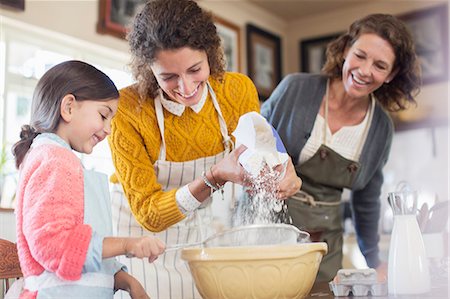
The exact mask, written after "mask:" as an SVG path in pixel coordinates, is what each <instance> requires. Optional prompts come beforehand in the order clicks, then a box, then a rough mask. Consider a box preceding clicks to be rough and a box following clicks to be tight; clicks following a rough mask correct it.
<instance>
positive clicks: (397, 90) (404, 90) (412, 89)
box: [322, 14, 421, 111]
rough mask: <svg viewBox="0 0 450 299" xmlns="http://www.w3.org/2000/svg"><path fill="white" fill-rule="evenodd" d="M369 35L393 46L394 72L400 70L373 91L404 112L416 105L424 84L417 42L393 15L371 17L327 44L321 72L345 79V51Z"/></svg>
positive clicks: (352, 25)
mask: <svg viewBox="0 0 450 299" xmlns="http://www.w3.org/2000/svg"><path fill="white" fill-rule="evenodd" d="M366 33H374V34H376V35H378V36H380V37H381V38H383V39H384V40H386V41H387V42H388V43H389V44H390V45H391V46H392V48H393V50H394V53H395V63H394V68H393V69H394V70H395V69H398V73H397V74H396V75H395V77H394V78H393V80H392V81H391V82H389V83H388V84H383V85H382V86H381V87H380V88H378V89H377V90H376V91H375V92H374V94H375V96H376V98H377V99H378V101H379V102H380V103H381V104H382V105H383V107H385V108H386V109H388V110H390V111H399V110H404V109H406V104H408V103H416V101H415V100H414V96H416V95H417V94H418V92H419V87H420V85H421V74H420V73H421V71H420V64H419V60H418V58H417V55H416V53H415V47H414V41H413V39H412V36H411V33H410V32H409V31H408V29H407V28H406V26H405V25H404V23H403V22H401V21H400V20H399V19H397V18H395V17H394V16H392V15H388V14H371V15H368V16H366V17H364V18H362V19H359V20H357V21H355V22H354V23H353V24H351V25H350V28H349V30H348V31H347V32H346V33H344V34H342V35H341V36H340V37H338V38H337V39H336V40H334V41H332V42H331V43H330V44H328V46H327V51H326V56H327V60H326V63H325V65H324V66H323V68H322V73H323V74H325V75H327V76H329V77H330V78H342V66H343V64H344V60H345V57H344V55H345V50H346V49H348V48H350V47H351V46H352V45H353V44H354V43H355V42H356V41H357V40H358V38H359V37H360V36H361V35H362V34H366Z"/></svg>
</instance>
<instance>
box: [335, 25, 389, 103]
mask: <svg viewBox="0 0 450 299" xmlns="http://www.w3.org/2000/svg"><path fill="white" fill-rule="evenodd" d="M344 57H345V61H344V65H343V68H342V81H343V83H344V87H345V91H346V92H347V94H348V95H350V96H351V97H354V98H360V97H366V96H367V95H369V94H370V93H372V92H374V91H375V90H377V89H378V88H379V87H380V86H381V85H383V84H384V83H389V82H390V81H391V80H392V79H393V77H394V76H395V74H396V72H397V71H396V70H394V63H395V53H394V50H393V48H392V46H391V45H390V44H389V43H388V42H387V41H386V40H384V39H383V38H381V37H380V36H378V35H376V34H373V33H366V34H362V35H361V36H360V37H359V38H358V39H357V40H356V42H355V43H354V44H353V45H352V46H351V47H350V48H348V49H347V50H346V53H345V56H344Z"/></svg>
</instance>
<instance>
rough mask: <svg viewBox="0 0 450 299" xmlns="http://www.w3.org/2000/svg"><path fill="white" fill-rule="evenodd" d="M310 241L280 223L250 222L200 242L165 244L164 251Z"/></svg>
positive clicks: (298, 231) (291, 227) (306, 236)
mask: <svg viewBox="0 0 450 299" xmlns="http://www.w3.org/2000/svg"><path fill="white" fill-rule="evenodd" d="M306 242H310V239H309V234H308V233H307V232H304V231H300V230H299V229H298V228H296V227H295V226H293V225H290V224H282V223H271V224H252V225H243V226H237V227H233V228H230V229H227V230H224V231H221V232H218V233H215V234H213V235H212V236H210V237H208V238H207V239H206V240H204V241H202V242H195V243H185V244H174V245H168V246H166V250H165V251H166V252H167V251H172V250H179V249H183V248H187V247H233V246H261V245H281V244H296V243H306Z"/></svg>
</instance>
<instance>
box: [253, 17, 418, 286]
mask: <svg viewBox="0 0 450 299" xmlns="http://www.w3.org/2000/svg"><path fill="white" fill-rule="evenodd" d="M419 85H420V68H419V64H418V59H417V56H416V54H415V49H414V43H413V40H412V37H411V34H410V33H409V32H408V30H407V29H406V27H405V25H404V24H403V23H402V22H401V21H399V20H398V19H396V18H395V17H393V16H391V15H386V14H372V15H368V16H366V17H364V18H361V19H359V20H357V21H355V22H354V23H353V24H351V26H350V28H349V30H348V31H347V32H346V33H344V34H342V35H341V36H340V37H339V38H337V39H336V40H334V41H333V42H331V43H330V44H329V45H328V47H327V60H326V63H325V65H324V67H323V69H322V74H320V75H313V74H301V73H300V74H292V75H289V76H287V77H286V78H284V79H283V81H282V82H281V83H280V84H279V86H278V87H277V88H276V89H275V91H274V92H273V94H272V95H271V97H270V98H269V99H268V100H267V101H266V102H265V103H264V105H263V106H262V107H261V113H262V114H263V115H264V116H265V117H266V118H267V119H268V120H269V122H270V123H271V124H272V125H273V126H274V127H275V129H277V130H278V132H279V134H280V137H281V139H282V140H283V142H284V144H285V145H286V148H287V151H288V154H289V155H290V156H291V157H292V159H293V160H294V163H295V164H296V166H295V168H296V171H297V174H298V175H299V176H300V178H301V179H302V181H303V184H302V188H301V190H300V191H299V192H298V193H297V194H295V195H294V196H292V197H291V198H290V199H289V200H288V212H289V214H290V216H291V217H292V220H293V224H294V225H296V226H297V227H299V228H301V229H303V230H306V231H308V232H310V233H311V237H312V238H313V239H314V240H317V241H326V242H327V243H328V248H329V253H328V255H326V256H325V257H324V259H323V261H322V264H321V266H320V269H319V274H318V280H320V281H330V280H331V279H333V277H334V276H335V275H336V272H337V270H338V269H339V268H341V267H342V232H343V226H342V208H341V202H340V201H341V196H342V191H343V188H348V189H350V190H351V205H352V209H351V210H352V217H353V222H354V225H355V230H356V234H357V238H358V244H359V247H360V250H361V252H362V254H363V255H364V257H365V259H366V262H367V265H368V266H369V267H371V268H377V270H378V271H379V274H380V276H384V275H385V274H386V265H385V263H383V264H381V263H380V260H379V257H378V240H379V236H378V220H379V218H380V200H379V196H380V192H381V185H382V183H383V173H382V168H383V166H384V165H385V163H386V161H387V159H388V155H389V151H390V146H391V141H392V135H393V124H392V121H391V119H390V117H389V115H388V113H387V112H386V111H385V109H387V110H390V111H396V110H402V109H405V107H406V106H405V105H406V104H408V103H415V101H414V96H415V95H416V94H417V92H418V90H419Z"/></svg>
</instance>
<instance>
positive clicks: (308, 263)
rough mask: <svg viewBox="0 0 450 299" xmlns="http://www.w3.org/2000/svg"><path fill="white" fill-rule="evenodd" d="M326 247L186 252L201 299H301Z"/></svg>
mask: <svg viewBox="0 0 450 299" xmlns="http://www.w3.org/2000/svg"><path fill="white" fill-rule="evenodd" d="M326 253H327V244H326V243H323V242H318V243H302V244H300V243H299V244H293V245H267V246H239V247H209V248H185V249H183V250H182V252H181V258H182V259H183V260H185V261H187V262H188V264H189V268H190V270H191V273H192V276H193V278H194V281H195V284H196V286H197V289H198V291H199V292H200V295H201V296H202V297H203V298H204V299H236V298H242V299H244V298H247V299H276V298H304V297H306V296H307V295H308V294H309V292H310V290H311V288H312V285H313V283H314V280H315V278H316V275H317V271H318V269H319V265H320V262H321V260H322V257H323V255H325V254H326Z"/></svg>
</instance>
